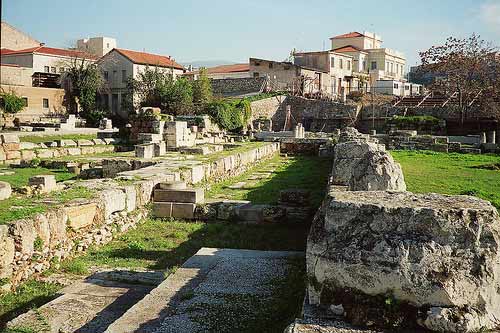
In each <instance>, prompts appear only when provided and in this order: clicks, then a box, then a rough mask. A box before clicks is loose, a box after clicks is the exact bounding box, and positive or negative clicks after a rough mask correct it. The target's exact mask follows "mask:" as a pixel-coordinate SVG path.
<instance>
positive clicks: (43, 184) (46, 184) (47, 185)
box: [29, 175, 57, 193]
mask: <svg viewBox="0 0 500 333" xmlns="http://www.w3.org/2000/svg"><path fill="white" fill-rule="evenodd" d="M29 185H30V186H39V187H40V188H41V190H42V192H44V193H48V192H51V191H53V190H55V189H57V183H56V176H54V175H38V176H33V177H31V178H30V179H29Z"/></svg>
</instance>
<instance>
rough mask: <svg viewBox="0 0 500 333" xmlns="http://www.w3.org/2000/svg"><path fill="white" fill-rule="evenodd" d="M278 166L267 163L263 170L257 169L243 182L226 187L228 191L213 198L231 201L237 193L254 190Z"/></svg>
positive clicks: (278, 163) (276, 163) (275, 163)
mask: <svg viewBox="0 0 500 333" xmlns="http://www.w3.org/2000/svg"><path fill="white" fill-rule="evenodd" d="M280 165H281V163H280V162H271V163H268V164H267V165H266V166H265V167H264V168H262V169H260V168H259V169H257V170H255V171H254V172H252V173H250V174H249V175H248V177H247V178H246V179H245V180H243V181H240V182H237V183H234V184H231V185H229V186H227V189H228V191H225V192H223V193H218V194H216V195H215V196H214V198H215V199H232V198H234V196H235V194H237V193H238V191H247V190H249V189H252V188H256V187H257V186H259V185H260V183H261V182H262V181H264V180H266V179H268V178H270V177H271V176H272V175H273V173H274V172H275V171H276V169H277V168H278V167H279V166H280Z"/></svg>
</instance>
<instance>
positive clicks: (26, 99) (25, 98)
mask: <svg viewBox="0 0 500 333" xmlns="http://www.w3.org/2000/svg"><path fill="white" fill-rule="evenodd" d="M23 102H24V107H28V97H23Z"/></svg>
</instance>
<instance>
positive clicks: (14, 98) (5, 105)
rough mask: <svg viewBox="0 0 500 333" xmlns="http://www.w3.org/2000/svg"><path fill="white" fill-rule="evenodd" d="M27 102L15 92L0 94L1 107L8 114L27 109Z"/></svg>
mask: <svg viewBox="0 0 500 333" xmlns="http://www.w3.org/2000/svg"><path fill="white" fill-rule="evenodd" d="M25 106H26V105H25V102H24V100H23V98H22V97H19V96H18V95H17V94H16V93H15V92H14V91H10V92H4V91H1V92H0V107H1V108H2V109H3V110H5V112H6V113H18V112H19V111H21V110H22V109H24V107H25Z"/></svg>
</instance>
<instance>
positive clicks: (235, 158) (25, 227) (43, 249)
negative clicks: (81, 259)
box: [0, 143, 279, 289]
mask: <svg viewBox="0 0 500 333" xmlns="http://www.w3.org/2000/svg"><path fill="white" fill-rule="evenodd" d="M278 152H279V143H269V144H266V145H264V146H261V147H257V148H253V149H249V150H248V151H244V152H239V153H235V154H233V155H229V156H225V157H221V158H220V159H217V160H215V161H209V162H205V163H200V164H199V165H193V166H190V167H187V168H185V169H183V168H181V169H179V166H177V168H176V169H172V168H166V167H165V165H163V164H162V163H158V164H156V165H152V166H149V167H146V168H142V169H139V170H135V171H128V172H121V173H119V174H118V175H120V176H121V177H122V178H127V176H128V175H130V173H132V175H133V177H130V179H131V182H130V184H128V185H123V182H121V181H116V180H113V179H96V180H87V181H82V182H80V183H78V184H79V185H81V186H84V187H87V188H89V189H92V190H94V191H95V192H96V194H95V198H94V199H88V200H87V199H77V200H74V201H71V202H69V203H67V204H65V205H61V206H58V207H54V208H51V209H49V210H47V211H46V212H44V213H39V214H36V215H35V216H33V217H31V218H29V219H23V220H18V221H15V222H13V223H10V224H8V225H0V279H2V282H4V283H3V284H4V287H3V288H4V289H7V288H10V287H13V286H17V285H18V284H19V283H20V282H22V281H24V280H26V279H29V278H30V277H32V276H33V275H36V274H39V273H41V272H43V271H44V270H46V269H48V268H49V267H51V266H57V265H58V263H59V261H60V260H61V259H64V258H66V257H68V256H70V255H72V254H73V253H75V252H82V251H85V250H86V249H87V248H88V247H89V246H90V245H96V244H97V245H100V244H105V243H107V242H109V241H110V240H112V239H113V236H114V235H115V234H116V233H121V232H123V231H126V230H127V229H129V228H133V227H135V225H136V224H137V223H138V222H139V221H140V220H141V219H142V218H143V217H144V216H146V211H145V209H144V207H145V205H146V204H148V203H149V202H150V201H151V198H152V193H153V190H154V188H155V187H156V186H157V185H158V184H159V183H161V182H165V181H172V180H180V179H181V178H182V179H183V180H185V181H186V182H189V183H199V182H201V181H215V180H220V179H225V178H228V177H232V176H235V175H238V174H241V173H242V172H244V171H245V170H247V169H248V168H250V167H252V166H254V165H255V164H256V163H259V162H260V161H262V160H264V159H266V158H270V157H272V156H274V155H275V154H276V153H278ZM6 281H8V282H7V283H5V282H6Z"/></svg>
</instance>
